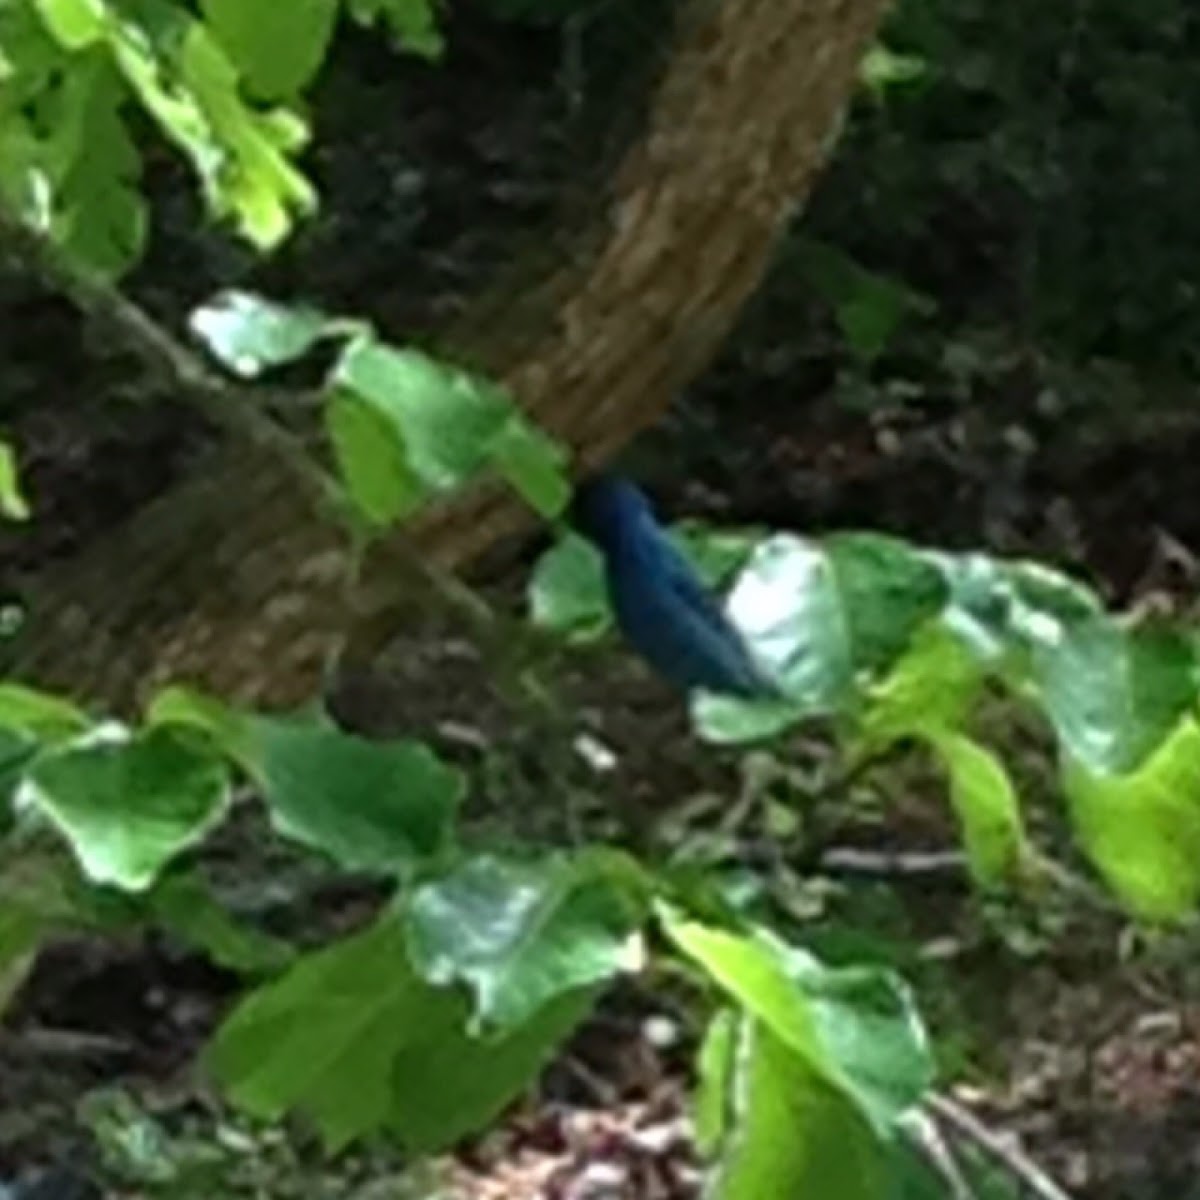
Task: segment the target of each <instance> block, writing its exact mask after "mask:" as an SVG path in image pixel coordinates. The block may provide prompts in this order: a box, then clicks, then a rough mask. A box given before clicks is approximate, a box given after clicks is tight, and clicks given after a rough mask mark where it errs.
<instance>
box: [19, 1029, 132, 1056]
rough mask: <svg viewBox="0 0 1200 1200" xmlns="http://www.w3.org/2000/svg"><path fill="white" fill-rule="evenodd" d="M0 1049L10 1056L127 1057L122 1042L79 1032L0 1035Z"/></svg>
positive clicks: (129, 1048)
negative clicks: (1, 1047)
mask: <svg viewBox="0 0 1200 1200" xmlns="http://www.w3.org/2000/svg"><path fill="white" fill-rule="evenodd" d="M0 1038H2V1040H0V1046H3V1048H4V1049H5V1050H6V1051H7V1052H8V1053H11V1054H22V1055H30V1056H32V1057H45V1058H111V1057H114V1056H117V1057H119V1056H121V1055H126V1054H130V1053H131V1052H132V1051H133V1046H132V1045H131V1044H130V1043H129V1042H127V1041H126V1040H125V1039H124V1038H118V1037H113V1036H112V1035H111V1034H105V1033H92V1032H90V1031H88V1030H82V1029H49V1028H45V1027H41V1026H37V1027H34V1028H31V1029H23V1030H21V1031H20V1032H19V1033H18V1032H16V1031H0Z"/></svg>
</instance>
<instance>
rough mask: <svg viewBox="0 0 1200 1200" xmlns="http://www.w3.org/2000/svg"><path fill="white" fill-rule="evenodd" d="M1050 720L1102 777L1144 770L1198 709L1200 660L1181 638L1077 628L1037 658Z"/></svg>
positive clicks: (1097, 624)
mask: <svg viewBox="0 0 1200 1200" xmlns="http://www.w3.org/2000/svg"><path fill="white" fill-rule="evenodd" d="M1033 661H1034V670H1035V675H1036V682H1037V685H1038V688H1039V691H1040V698H1041V702H1042V704H1043V705H1044V706H1045V709H1046V714H1047V716H1048V717H1049V718H1050V721H1051V723H1052V724H1053V726H1054V730H1055V732H1056V733H1057V735H1058V738H1059V741H1060V742H1061V744H1062V746H1063V748H1064V750H1065V751H1066V753H1067V754H1068V755H1069V756H1070V757H1071V758H1072V759H1074V760H1075V761H1077V762H1078V763H1079V764H1080V765H1081V766H1083V767H1084V768H1086V769H1087V770H1089V771H1091V772H1093V773H1095V774H1097V775H1123V774H1127V773H1128V772H1130V771H1133V770H1136V769H1137V768H1138V767H1139V766H1140V765H1141V764H1142V763H1143V762H1144V761H1145V760H1146V758H1147V756H1148V755H1150V754H1152V753H1153V752H1154V751H1155V750H1156V749H1157V748H1158V747H1159V746H1160V745H1161V744H1162V743H1163V741H1164V740H1165V739H1166V738H1167V737H1168V736H1169V735H1170V734H1171V732H1172V731H1173V730H1174V729H1175V728H1176V726H1177V725H1178V724H1179V720H1180V718H1181V717H1182V716H1183V714H1184V713H1185V712H1186V711H1187V710H1188V709H1189V708H1191V707H1192V706H1193V705H1194V704H1195V701H1196V660H1195V652H1194V650H1193V648H1192V646H1191V644H1190V643H1189V641H1188V640H1187V639H1186V638H1185V637H1184V636H1182V635H1181V634H1176V633H1173V632H1170V631H1167V630H1161V629H1154V628H1149V627H1145V628H1139V629H1127V628H1124V627H1122V626H1120V625H1118V624H1117V623H1116V622H1115V621H1113V620H1111V619H1108V618H1103V617H1101V618H1096V619H1092V620H1087V621H1080V622H1076V623H1075V624H1073V625H1070V626H1068V627H1067V628H1066V629H1065V631H1060V632H1059V633H1058V634H1057V635H1056V636H1055V637H1054V638H1052V639H1048V640H1047V641H1045V642H1044V643H1043V644H1041V645H1039V646H1037V647H1036V648H1035V650H1034V656H1033Z"/></svg>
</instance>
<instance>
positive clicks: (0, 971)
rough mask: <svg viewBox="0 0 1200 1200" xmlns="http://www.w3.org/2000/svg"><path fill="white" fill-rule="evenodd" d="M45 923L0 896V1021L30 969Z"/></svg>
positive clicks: (43, 932) (31, 912)
mask: <svg viewBox="0 0 1200 1200" xmlns="http://www.w3.org/2000/svg"><path fill="white" fill-rule="evenodd" d="M46 924H47V923H46V922H45V921H44V920H43V919H42V918H41V917H40V916H39V915H38V914H37V913H35V912H33V911H31V910H30V909H29V908H28V907H27V906H25V905H23V904H11V903H9V902H8V900H7V898H6V897H0V1019H2V1018H3V1016H4V1010H5V1009H6V1008H7V1007H8V1005H9V1004H10V1003H11V1002H12V999H13V997H14V996H15V995H16V993H17V991H18V989H19V988H20V987H21V985H22V984H23V983H24V982H25V979H26V977H27V976H28V974H29V972H30V970H32V968H33V964H34V961H35V959H36V958H37V951H38V946H39V945H40V944H41V940H42V937H43V935H44V934H45V932H46Z"/></svg>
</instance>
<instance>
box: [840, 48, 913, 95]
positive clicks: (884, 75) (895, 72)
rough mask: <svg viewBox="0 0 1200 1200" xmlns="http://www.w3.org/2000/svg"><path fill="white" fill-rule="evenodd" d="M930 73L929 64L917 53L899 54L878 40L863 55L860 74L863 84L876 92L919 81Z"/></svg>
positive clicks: (859, 69)
mask: <svg viewBox="0 0 1200 1200" xmlns="http://www.w3.org/2000/svg"><path fill="white" fill-rule="evenodd" d="M928 74H929V64H928V63H927V62H926V61H925V59H923V58H919V57H918V56H917V55H915V54H897V53H896V52H895V51H894V50H889V49H888V47H887V46H885V45H884V44H883V43H882V42H876V43H875V44H874V45H873V46H872V47H871V48H870V49H869V50H868V51H867V52H866V54H865V55H864V56H863V60H862V62H861V63H860V64H859V68H858V75H859V79H861V80H862V83H863V86H864V87H866V88H868V89H869V90H870V91H872V92H875V93H883V92H886V91H887V90H888V89H889V88H894V87H901V86H903V85H904V84H906V83H918V82H920V81H921V80H922V79H924V78H925V77H926V76H927V75H928Z"/></svg>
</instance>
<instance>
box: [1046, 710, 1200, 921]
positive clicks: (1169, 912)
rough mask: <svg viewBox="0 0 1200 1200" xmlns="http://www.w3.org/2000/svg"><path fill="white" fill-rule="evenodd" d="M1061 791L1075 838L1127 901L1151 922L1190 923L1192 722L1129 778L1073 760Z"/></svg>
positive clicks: (1195, 821)
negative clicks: (1178, 920)
mask: <svg viewBox="0 0 1200 1200" xmlns="http://www.w3.org/2000/svg"><path fill="white" fill-rule="evenodd" d="M1063 786H1064V790H1065V791H1066V795H1067V799H1068V801H1069V803H1070V810H1071V819H1072V823H1073V826H1074V829H1075V834H1076V836H1077V837H1078V838H1079V840H1080V842H1081V844H1082V845H1083V848H1084V849H1085V851H1086V852H1087V854H1088V856H1089V857H1090V858H1091V860H1092V861H1093V862H1094V863H1095V864H1096V866H1097V868H1098V869H1099V870H1100V872H1101V874H1103V876H1104V878H1105V879H1106V880H1107V881H1108V884H1109V886H1110V887H1111V888H1112V889H1113V891H1114V892H1116V893H1117V895H1118V896H1120V898H1121V899H1122V901H1123V902H1124V903H1125V904H1127V905H1128V906H1129V907H1130V908H1131V909H1132V910H1133V911H1134V912H1136V913H1137V914H1139V915H1140V916H1142V917H1144V918H1146V919H1148V920H1155V921H1172V920H1177V919H1180V918H1182V917H1186V916H1189V915H1191V913H1192V912H1193V911H1194V910H1195V906H1196V903H1197V901H1200V725H1197V723H1196V720H1195V718H1194V717H1190V716H1189V717H1188V718H1187V719H1185V720H1184V721H1182V722H1181V723H1180V724H1179V726H1178V728H1177V729H1176V730H1175V731H1174V733H1173V734H1172V735H1171V736H1170V737H1169V738H1168V739H1167V740H1166V741H1165V742H1164V743H1163V744H1162V745H1161V746H1159V748H1158V749H1157V750H1156V751H1155V752H1154V753H1153V754H1152V755H1151V756H1150V758H1148V759H1147V760H1146V761H1145V762H1144V763H1143V764H1142V765H1141V766H1140V767H1139V768H1138V769H1137V770H1136V771H1134V772H1132V773H1130V774H1126V775H1113V774H1110V773H1108V772H1103V771H1096V770H1094V769H1090V768H1089V767H1088V766H1087V765H1086V764H1084V763H1082V762H1080V761H1078V760H1076V759H1072V758H1071V757H1070V756H1069V755H1068V756H1067V757H1066V758H1065V761H1064V764H1063Z"/></svg>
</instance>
